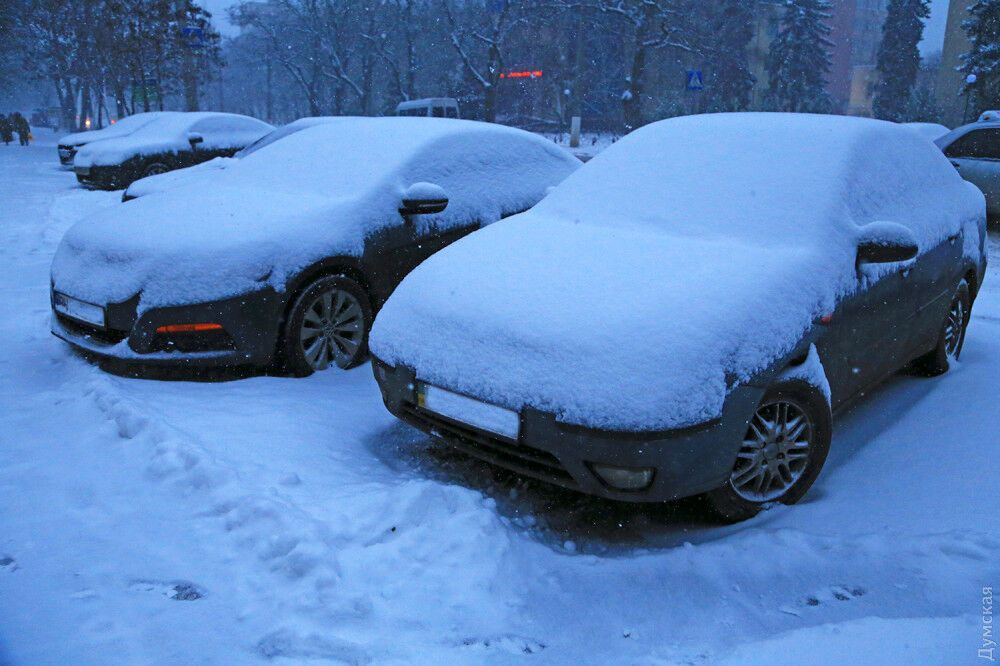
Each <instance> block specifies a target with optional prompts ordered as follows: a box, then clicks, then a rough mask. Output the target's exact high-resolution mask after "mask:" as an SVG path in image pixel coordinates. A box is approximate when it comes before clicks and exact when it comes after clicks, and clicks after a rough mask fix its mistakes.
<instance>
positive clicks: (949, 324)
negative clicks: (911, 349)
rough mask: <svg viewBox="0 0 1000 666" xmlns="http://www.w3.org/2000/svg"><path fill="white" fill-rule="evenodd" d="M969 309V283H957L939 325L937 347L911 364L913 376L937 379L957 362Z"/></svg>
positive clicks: (970, 305)
mask: <svg viewBox="0 0 1000 666" xmlns="http://www.w3.org/2000/svg"><path fill="white" fill-rule="evenodd" d="M971 308H972V295H971V294H970V292H969V283H968V282H967V281H965V280H962V281H961V282H959V283H958V288H957V289H956V290H955V295H954V296H952V299H951V305H949V306H948V314H946V315H945V318H944V323H943V324H941V332H940V334H939V335H938V343H937V346H936V347H934V349H932V350H931V351H930V352H928V353H926V354H924V355H923V356H921V357H920V358H918V359H917V360H915V361H914V362H913V364H912V368H913V371H914V373H915V374H918V375H921V376H924V377H937V376H938V375H943V374H944V373H946V372H948V368H950V367H951V363H952V361H957V360H958V359H959V357H960V356H961V355H962V347H963V345H965V330H966V329H967V328H968V327H969V311H970V310H971Z"/></svg>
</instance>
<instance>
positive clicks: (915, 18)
mask: <svg viewBox="0 0 1000 666" xmlns="http://www.w3.org/2000/svg"><path fill="white" fill-rule="evenodd" d="M928 5H929V0H889V13H888V15H887V16H886V19H885V24H884V25H883V26H882V44H881V45H880V46H879V49H878V61H877V69H878V82H877V83H875V85H874V86H873V88H874V89H873V93H874V94H873V96H872V110H873V111H874V114H875V117H876V118H882V119H883V120H892V121H894V122H900V121H902V120H904V119H905V117H906V115H907V106H908V105H909V104H910V97H911V93H912V91H913V85H914V83H915V82H916V80H917V72H918V71H919V70H920V51H919V49H918V48H917V45H918V44H919V43H920V39H921V38H922V37H923V34H924V19H926V18H927V17H928V16H930V14H931V11H930V7H929V6H928Z"/></svg>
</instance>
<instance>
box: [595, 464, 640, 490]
mask: <svg viewBox="0 0 1000 666" xmlns="http://www.w3.org/2000/svg"><path fill="white" fill-rule="evenodd" d="M590 468H591V469H592V470H594V473H595V474H597V476H599V477H600V479H601V480H602V481H604V483H606V484H608V485H609V486H611V487H612V488H614V489H616V490H645V489H646V488H648V487H649V484H651V483H652V482H653V472H654V471H656V470H655V469H654V468H653V467H614V466H612V465H599V464H597V463H590Z"/></svg>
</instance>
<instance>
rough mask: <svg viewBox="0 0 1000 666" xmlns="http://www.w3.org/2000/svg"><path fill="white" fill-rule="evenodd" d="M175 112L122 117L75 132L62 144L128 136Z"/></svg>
mask: <svg viewBox="0 0 1000 666" xmlns="http://www.w3.org/2000/svg"><path fill="white" fill-rule="evenodd" d="M171 113H174V112H171V111H151V112H149V113H139V114H136V115H134V116H127V117H125V118H122V119H121V120H119V121H118V122H116V123H114V124H113V125H108V126H107V127H103V128H101V129H97V130H87V131H85V132H74V133H73V134H67V135H66V136H64V137H62V138H61V139H59V145H61V146H82V145H84V144H88V143H93V142H94V141H104V140H106V139H115V138H119V137H124V136H128V135H130V134H132V133H134V132H135V131H137V130H139V129H140V128H142V127H143V126H145V125H148V124H149V123H151V122H153V121H154V120H156V119H157V118H161V117H163V116H166V115H168V114H171Z"/></svg>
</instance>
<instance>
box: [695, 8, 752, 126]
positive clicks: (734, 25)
mask: <svg viewBox="0 0 1000 666" xmlns="http://www.w3.org/2000/svg"><path fill="white" fill-rule="evenodd" d="M754 4H755V2H754V0H718V1H717V7H716V9H715V13H714V16H713V20H712V21H711V26H710V28H711V33H712V36H713V37H712V38H711V40H710V41H711V46H710V48H709V49H708V52H707V53H706V61H707V64H708V77H709V78H708V81H707V82H706V83H707V85H706V87H705V93H706V96H707V98H708V99H707V103H708V107H707V108H708V110H709V111H713V112H715V111H742V110H744V109H746V108H747V106H749V104H750V92H751V90H752V89H753V86H754V83H756V79H755V78H754V76H753V74H751V73H750V67H749V58H748V56H747V46H748V45H749V44H750V40H751V39H753V23H754Z"/></svg>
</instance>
